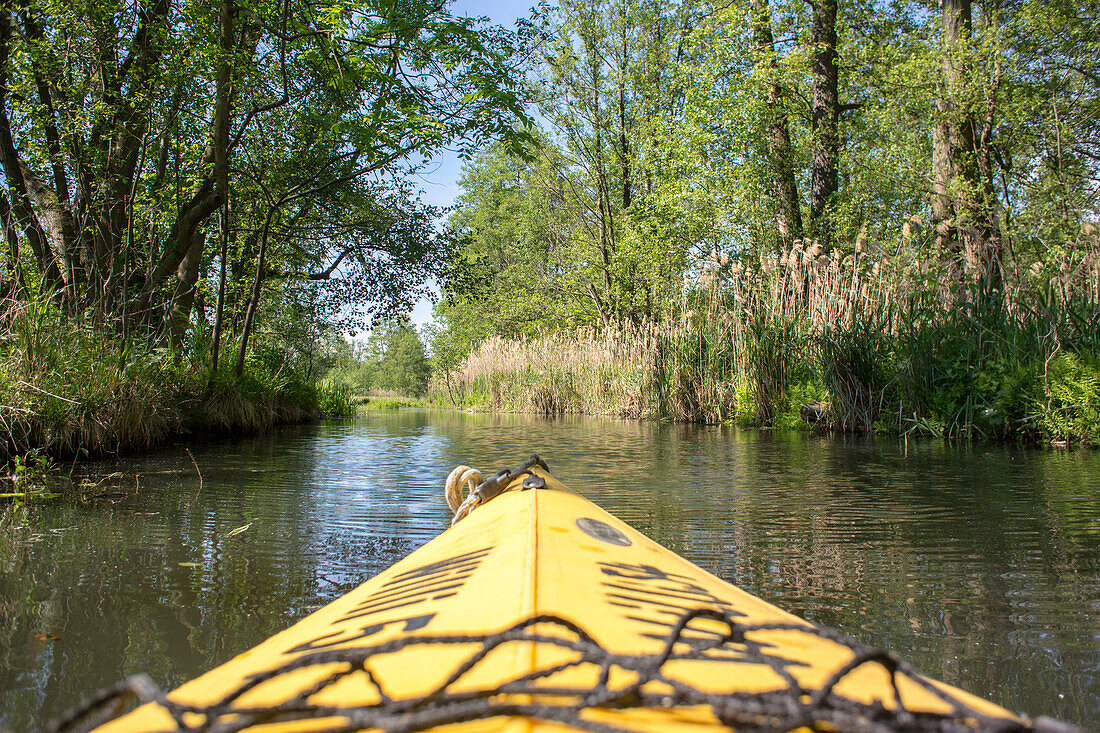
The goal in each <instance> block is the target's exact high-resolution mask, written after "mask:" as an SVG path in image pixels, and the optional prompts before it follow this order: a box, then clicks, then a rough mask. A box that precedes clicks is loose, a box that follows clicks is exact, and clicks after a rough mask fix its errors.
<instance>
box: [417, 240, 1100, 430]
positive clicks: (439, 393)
mask: <svg viewBox="0 0 1100 733" xmlns="http://www.w3.org/2000/svg"><path fill="white" fill-rule="evenodd" d="M796 254H799V255H802V254H803V253H796ZM807 254H808V253H807ZM855 260H856V258H854V257H849V258H847V259H842V258H840V257H839V256H833V257H832V258H819V259H818V260H817V261H815V262H811V263H809V266H806V261H805V257H804V256H803V257H795V256H794V255H793V254H791V255H790V256H789V257H783V258H780V260H779V262H778V267H774V266H773V267H772V268H771V269H770V271H769V269H768V268H767V267H764V268H757V269H756V270H752V269H750V268H738V267H737V266H736V264H735V265H734V266H733V267H732V268H731V269H732V273H730V272H725V273H723V272H716V273H714V274H713V276H712V278H711V280H710V282H709V284H708V287H705V288H701V289H697V290H695V291H693V292H690V293H687V294H685V297H684V302H683V304H682V307H681V308H680V312H679V313H678V314H677V316H676V317H675V318H674V319H672V320H671V321H668V322H665V323H663V324H660V325H655V324H654V325H646V326H640V327H631V326H627V327H622V328H619V329H617V330H616V329H609V330H602V331H600V332H598V333H597V332H585V333H579V334H571V335H553V336H549V335H548V336H545V337H541V338H536V339H518V340H504V339H500V338H497V337H492V338H489V339H488V340H486V341H485V342H483V343H482V344H481V345H480V347H479V348H478V349H477V350H475V351H474V352H472V353H471V354H470V355H469V356H468V357H467V358H466V360H465V361H464V362H463V364H462V365H461V367H460V368H459V369H457V370H455V371H454V372H452V373H449V374H441V375H437V376H436V378H435V379H434V381H433V385H432V392H433V396H434V398H435V399H437V400H439V401H446V402H449V403H453V404H455V405H457V406H459V407H472V408H475V409H491V410H507V411H529V412H537V413H544V414H556V413H589V414H611V415H619V416H624V417H635V418H655V419H671V420H676V421H690V422H708V423H713V422H724V421H737V422H740V423H742V424H749V425H771V426H794V425H798V424H804V423H806V422H810V423H814V424H816V425H818V426H820V427H821V428H824V429H832V430H843V431H847V432H892V433H898V434H904V435H928V436H942V437H946V438H952V439H971V438H982V437H985V438H995V439H1001V440H1014V439H1022V440H1039V439H1044V440H1050V441H1053V442H1056V443H1073V442H1079V443H1082V444H1091V445H1100V296H1098V294H1097V292H1096V291H1097V288H1100V258H1096V257H1095V253H1093V256H1091V257H1090V258H1086V259H1084V260H1080V259H1079V260H1076V261H1074V262H1062V263H1053V264H1052V265H1050V266H1049V268H1048V270H1047V271H1043V270H1040V269H1038V268H1037V269H1036V270H1035V271H1033V272H1030V273H1027V275H1026V276H1025V277H1021V278H1019V280H1018V281H1016V282H1015V283H1014V284H1013V285H1012V286H1011V287H1009V286H1007V285H1006V287H1005V289H1004V290H999V291H992V292H977V291H973V290H955V291H948V290H946V289H945V288H944V287H943V286H942V285H940V283H943V282H947V281H948V280H947V279H946V278H945V277H943V276H942V273H941V272H939V271H937V270H936V269H935V268H929V267H927V266H917V265H912V264H909V263H904V262H896V263H892V264H891V263H889V262H881V261H880V262H876V263H874V264H870V263H868V264H867V265H865V266H864V265H862V264H861V263H859V262H858V261H855ZM795 261H797V264H796V265H795V266H793V267H792V266H790V265H789V264H787V263H790V262H795Z"/></svg>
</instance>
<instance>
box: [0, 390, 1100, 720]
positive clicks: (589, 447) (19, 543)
mask: <svg viewBox="0 0 1100 733" xmlns="http://www.w3.org/2000/svg"><path fill="white" fill-rule="evenodd" d="M532 451H537V452H538V453H540V454H541V455H542V456H543V457H544V458H545V459H546V460H547V462H548V463H549V464H550V467H551V468H552V469H553V470H554V472H555V474H556V475H557V476H558V477H559V478H561V479H562V480H563V481H565V482H566V483H567V484H568V485H570V486H571V487H573V488H574V489H576V490H577V491H579V492H580V493H583V494H585V495H586V496H588V497H589V498H591V499H593V500H594V501H596V502H597V503H599V504H601V505H602V506H603V507H604V508H606V509H608V510H609V511H611V512H612V513H614V514H616V515H618V516H619V517H620V518H621V519H623V520H624V521H626V522H629V523H630V524H632V525H634V526H635V527H637V528H638V529H640V530H641V531H643V532H645V533H646V534H648V535H650V536H651V537H653V538H654V539H656V540H657V541H659V542H661V543H662V544H664V545H665V546H667V547H669V548H671V549H673V550H675V551H676V552H678V553H680V554H682V555H684V556H685V557H687V558H688V559H690V560H692V561H694V562H695V563H697V564H699V565H700V566H702V567H704V568H706V569H708V570H710V571H712V572H714V573H716V574H717V575H719V576H721V577H722V578H724V579H726V580H729V581H731V582H733V583H735V584H737V585H740V586H742V587H743V588H745V589H747V590H749V591H750V592H752V593H755V594H757V595H760V596H762V597H764V598H765V599H767V600H769V601H772V602H773V603H776V604H778V605H780V606H783V607H784V608H787V609H788V610H791V611H793V612H795V613H797V614H799V615H801V616H803V617H805V618H808V619H812V620H814V621H817V622H819V623H824V624H828V625H832V626H837V627H839V628H841V629H843V630H844V631H846V632H848V633H850V634H853V635H855V636H857V637H859V638H860V639H862V640H863V641H866V642H868V643H870V644H874V645H878V646H886V647H890V648H893V649H895V650H897V651H898V652H899V653H900V654H901V655H902V656H903V657H905V658H907V659H909V660H910V661H911V662H913V663H915V664H916V665H917V666H918V667H919V668H921V669H922V670H923V671H925V672H927V673H928V674H931V675H933V676H935V677H939V678H942V679H944V680H946V681H948V682H951V683H953V684H956V685H959V686H961V687H963V688H965V689H968V690H971V691H973V692H976V693H978V694H981V695H983V696H986V697H989V698H992V699H993V700H995V701H996V702H998V703H1000V704H1002V705H1004V706H1006V707H1008V708H1010V709H1013V710H1026V711H1028V712H1029V713H1031V714H1036V715H1038V714H1047V715H1055V716H1057V717H1060V718H1063V719H1066V720H1070V721H1074V722H1078V723H1084V724H1086V725H1088V726H1090V727H1092V728H1094V729H1096V730H1100V727H1098V725H1100V724H1098V723H1097V721H1096V718H1097V717H1098V711H1100V454H1098V453H1096V452H1093V453H1068V454H1061V453H1052V452H1038V451H1036V452H1029V451H1020V450H1010V449H1005V448H993V447H987V446H983V447H950V446H944V445H943V444H941V443H936V442H929V443H923V444H917V445H914V444H910V445H909V446H908V447H907V448H906V446H904V445H899V444H898V443H896V442H895V441H888V442H864V441H853V440H845V439H834V438H830V439H825V438H813V437H808V436H804V435H790V436H773V435H770V434H767V433H746V432H739V431H736V430H733V429H724V428H705V427H688V426H659V425H654V424H645V423H633V422H618V421H613V420H599V419H587V418H567V419H562V420H544V419H539V418H533V417H524V416H471V415H463V414H454V413H447V412H429V411H415V410H403V411H401V412H392V413H382V414H377V415H373V416H371V417H369V418H364V419H359V420H355V421H348V422H331V423H327V424H323V425H319V426H315V427H310V428H303V429H295V430H290V431H284V432H282V433H281V434H279V435H277V436H274V437H267V438H257V439H250V440H241V441H236V442H231V443H219V444H211V445H201V446H196V447H192V448H191V455H193V457H194V463H192V457H191V455H189V454H188V453H187V452H186V451H185V450H184V449H183V448H182V447H180V448H175V449H167V450H165V451H163V452H161V453H158V454H157V455H155V456H151V457H148V458H137V459H128V460H125V461H121V462H116V463H113V464H110V465H103V466H98V467H97V469H98V470H100V472H101V473H107V472H113V471H118V472H120V475H119V476H117V477H114V478H111V479H107V480H106V481H104V482H103V483H102V484H101V485H100V486H98V487H96V488H85V489H83V491H82V493H84V494H85V495H87V496H88V497H90V498H89V499H88V500H86V501H80V500H77V499H75V498H63V499H53V500H49V501H46V502H41V503H39V504H38V505H37V506H36V507H34V508H32V509H31V511H29V512H28V514H27V519H26V522H25V523H24V524H23V525H21V526H17V527H15V528H4V529H0V728H4V727H8V728H11V729H12V730H15V731H24V730H29V729H32V728H35V727H37V724H40V723H41V722H43V721H44V720H46V719H49V718H52V717H55V716H56V715H57V714H58V713H59V712H61V711H63V710H64V709H65V708H67V707H69V706H71V705H73V704H75V703H76V702H78V701H79V700H80V699H81V698H83V697H84V696H86V695H88V694H90V693H91V692H93V691H94V690H96V689H98V688H100V687H103V686H106V685H109V684H111V683H113V682H115V681H117V680H119V679H121V678H122V677H124V676H126V675H128V674H133V673H136V672H139V671H144V672H147V673H149V674H151V675H152V677H153V678H154V679H155V680H156V681H157V682H158V683H159V684H161V685H162V686H165V687H169V688H170V687H173V686H175V685H177V684H179V683H180V682H182V681H184V680H186V679H189V678H191V677H193V676H195V675H197V674H199V673H200V672H202V671H204V670H206V669H208V668H209V667H212V666H214V665H216V664H219V663H221V662H224V661H226V660H227V659H229V658H230V657H232V656H233V655H235V654H237V653H239V652H241V651H243V650H244V649H247V648H248V647H250V646H253V645H254V644H256V643H257V642H259V641H261V640H262V639H264V638H266V637H267V636H269V635H271V634H272V633H274V632H276V631H279V630H281V629H283V628H285V627H286V626H288V625H289V624H291V623H292V622H293V621H295V620H297V619H299V618H301V617H302V616H304V615H305V614H307V613H308V612H310V611H311V610H313V609H315V608H316V607H318V606H320V605H322V604H324V603H326V602H328V601H330V600H332V599H333V598H335V597H337V596H339V595H340V594H341V593H343V592H345V591H347V590H349V589H350V588H352V587H354V586H355V585H356V584H358V583H359V582H361V581H363V580H365V579H367V578H369V577H371V576H372V575H374V574H375V573H377V572H378V571H380V570H381V569H383V568H385V567H386V566H388V565H390V564H391V563H392V562H394V561H395V560H397V559H399V558H400V557H402V556H404V555H406V554H407V553H408V552H410V551H411V550H413V549H415V548H416V547H418V546H420V545H422V544H424V543H425V542H427V541H428V540H429V539H431V538H432V537H434V536H435V535H436V534H437V533H438V532H440V531H441V530H442V529H443V528H444V527H446V526H447V523H448V521H449V517H450V513H449V511H448V510H447V507H446V504H445V502H444V501H443V497H442V494H441V487H442V485H443V479H444V478H445V476H446V475H447V473H448V472H449V471H450V469H451V468H452V467H453V466H454V465H455V464H457V463H468V464H471V465H475V466H478V467H480V468H482V469H484V470H495V469H496V468H500V467H505V466H510V465H515V464H518V463H519V462H521V461H522V460H523V459H524V458H526V456H527V455H528V454H529V453H531V452H532ZM196 465H197V467H198V469H199V470H200V471H201V480H200V478H199V476H198V475H197V474H196ZM74 491H75V489H74ZM249 524H250V526H248V529H246V530H244V531H241V532H239V533H237V534H235V535H234V536H229V535H230V533H231V532H232V531H233V530H234V529H236V528H239V527H243V526H246V525H249ZM42 635H46V636H49V637H52V636H56V637H59V638H58V639H56V640H41V639H42ZM36 636H38V637H39V639H37V640H36V639H35V637H36Z"/></svg>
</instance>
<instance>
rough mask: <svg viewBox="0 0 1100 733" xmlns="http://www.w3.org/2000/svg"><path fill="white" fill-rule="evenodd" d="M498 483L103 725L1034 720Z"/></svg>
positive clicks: (542, 478)
mask: <svg viewBox="0 0 1100 733" xmlns="http://www.w3.org/2000/svg"><path fill="white" fill-rule="evenodd" d="M525 478H527V479H528V482H527V483H528V485H529V486H537V487H538V488H529V489H526V490H525V489H524V488H523V481H524V479H525ZM503 484H504V486H503V489H504V490H503V492H502V493H501V494H500V495H499V496H496V497H495V498H493V499H492V501H488V502H487V503H485V504H484V505H483V506H480V507H479V508H478V509H477V510H476V511H474V512H472V513H470V514H469V516H468V517H466V518H465V519H464V520H463V521H461V522H460V523H458V524H457V525H456V526H455V527H453V528H451V529H450V530H448V531H446V532H444V533H443V534H441V535H440V536H439V537H437V538H436V539H434V540H433V541H431V542H430V543H428V544H427V545H425V546H424V547H422V548H421V549H419V550H417V551H416V552H414V553H413V554H411V555H410V556H408V557H406V558H405V559H404V560H402V561H400V562H398V563H396V564H395V565H393V566H392V567H390V568H389V569H388V570H386V571H384V572H383V573H381V574H379V575H378V576H376V577H375V578H373V579H371V580H370V581H368V582H366V583H364V584H363V585H361V586H360V587H359V588H357V589H356V590H354V591H352V592H350V593H348V594H347V595H345V596H343V597H342V598H340V599H338V600H336V601H334V602H333V603H331V604H330V605H328V606H326V607H324V608H322V609H320V610H318V611H317V612H315V613H313V614H312V615H310V616H308V617H307V618H305V619H303V620H302V621H300V622H299V623H297V624H295V625H294V626H292V627H291V628H289V629H287V630H286V631H284V632H281V633H279V634H277V635H275V636H273V637H271V638H270V639H268V640H267V641H265V642H263V643H261V644H260V645H258V646H256V647H255V648H253V649H251V650H249V651H247V652H245V653H243V654H241V655H239V656H237V657H235V658H234V659H232V660H230V661H229V662H227V663H225V664H223V665H221V666H220V667H217V668H215V669H213V670H211V671H210V672H208V673H206V674H204V675H202V676H201V677H199V678H197V679H195V680H193V681H191V682H189V683H187V684H185V685H183V686H182V687H180V688H179V689H177V690H175V691H174V692H172V693H170V694H169V695H168V696H163V695H155V696H154V699H155V702H150V703H148V704H145V705H143V706H142V707H140V708H138V709H137V710H135V711H133V712H131V713H129V714H128V715H125V716H123V717H121V718H119V719H117V720H114V721H111V722H108V723H106V724H105V725H104V726H103V727H102V728H100V729H99V730H102V731H108V732H111V733H117V732H120V731H170V730H177V729H181V728H185V727H190V728H192V729H200V730H203V729H206V730H243V729H259V728H261V727H262V730H264V731H330V730H331V731H337V730H339V731H353V730H370V729H384V730H395V731H396V730H424V729H428V728H433V727H439V726H446V729H447V730H455V731H459V730H479V731H491V730H492V731H537V732H538V733H544V732H546V733H549V732H550V731H561V730H575V729H583V730H642V731H669V730H684V731H706V730H728V729H730V728H734V729H737V730H757V729H760V730H793V729H798V728H809V729H815V728H816V729H820V730H852V731H857V730H866V731H880V730H898V729H906V730H939V731H951V730H964V729H965V730H975V729H987V730H988V729H996V730H1001V731H1008V730H1023V729H1027V728H1028V727H1029V723H1028V722H1027V721H1025V720H1022V719H1020V718H1018V717H1016V716H1014V715H1012V714H1011V713H1009V712H1008V711H1006V710H1004V709H1002V708H1000V707H998V706H996V705H994V704H992V703H990V702H987V701H985V700H982V699H981V698H978V697H975V696H973V695H970V694H968V693H966V692H963V691H961V690H958V689H955V688H952V687H950V686H947V685H945V684H942V683H938V682H933V681H930V680H928V679H926V678H924V677H922V676H920V675H918V674H917V673H916V672H915V671H913V670H911V669H910V668H908V667H907V666H906V665H905V664H903V663H900V662H897V661H895V660H894V658H893V657H891V656H889V655H887V654H885V653H883V652H879V651H876V650H871V649H868V648H866V647H863V646H861V645H859V644H858V643H857V642H854V641H853V640H851V639H848V638H847V637H845V636H843V635H842V634H840V633H839V632H836V631H832V630H828V629H822V628H820V627H816V626H814V625H812V624H810V623H808V622H806V621H803V620H801V619H798V618H797V617H795V616H793V615H791V614H788V613H786V612H784V611H782V610H780V609H779V608H777V607H775V606H773V605H771V604H769V603H767V602H765V601H763V600H761V599H759V598H756V597H755V596H752V595H750V594H748V593H746V592H745V591H742V590H741V589H739V588H736V587H735V586H732V585H730V584H728V583H726V582H724V581H722V580H720V579H719V578H717V577H715V576H713V575H711V574H710V573H707V572H705V571H703V570H701V569H700V568H698V567H696V566H695V565H692V564H691V563H690V562H688V561H687V560H684V559H683V558H681V557H679V556H678V555H676V554H674V553H672V552H670V551H669V550H667V549H665V548H664V547H662V546H660V545H659V544H657V543H656V542H654V541H653V540H650V539H649V538H647V537H645V536H644V535H642V534H640V533H639V532H637V531H635V530H634V529H632V528H631V527H629V526H628V525H626V524H624V523H623V522H621V521H619V520H618V519H616V518H615V517H614V516H612V515H611V514H609V513H607V512H605V511H603V510H602V509H600V508H599V507H597V506H596V505H594V504H592V503H591V502H589V501H587V500H586V499H584V498H582V497H580V496H578V495H576V494H573V493H571V492H569V491H568V490H567V489H565V487H564V486H562V485H561V484H560V483H559V482H558V481H556V480H555V479H554V478H553V477H552V476H551V475H550V474H549V473H548V472H547V471H545V470H543V468H541V467H533V468H530V469H529V470H526V471H524V472H523V473H521V474H518V475H512V476H510V477H507V479H506V480H505V481H504V482H503Z"/></svg>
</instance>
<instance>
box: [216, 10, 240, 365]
mask: <svg viewBox="0 0 1100 733" xmlns="http://www.w3.org/2000/svg"><path fill="white" fill-rule="evenodd" d="M233 12H234V11H233V2H232V0H223V2H222V7H221V22H220V28H219V31H218V33H219V39H220V41H221V48H222V54H223V57H222V59H221V63H220V65H219V66H218V78H217V80H216V91H215V93H216V95H217V102H216V106H215V110H214V182H215V185H216V186H217V190H218V193H220V194H221V197H222V208H221V226H220V227H219V229H218V239H219V244H220V247H219V250H220V253H221V262H220V265H219V269H218V304H217V306H216V311H215V314H214V344H213V350H212V352H211V358H210V374H211V379H213V376H214V375H215V374H217V371H218V358H219V356H220V354H221V340H222V314H223V313H224V309H225V272H226V261H225V260H226V257H227V256H228V254H229V116H230V94H231V93H232V81H233V67H232V63H231V62H232V57H231V55H230V53H231V51H232V49H233Z"/></svg>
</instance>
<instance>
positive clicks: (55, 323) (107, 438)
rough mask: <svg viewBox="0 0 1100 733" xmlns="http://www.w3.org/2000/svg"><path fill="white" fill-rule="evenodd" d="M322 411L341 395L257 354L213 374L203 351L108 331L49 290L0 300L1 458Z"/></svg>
mask: <svg viewBox="0 0 1100 733" xmlns="http://www.w3.org/2000/svg"><path fill="white" fill-rule="evenodd" d="M322 412H328V413H332V412H342V413H343V414H350V413H351V412H352V408H351V405H350V400H349V399H348V395H346V394H343V395H340V394H336V393H335V391H334V390H333V389H331V388H328V387H326V386H325V385H319V386H315V385H312V384H308V383H305V382H303V381H302V380H300V379H298V378H297V377H295V376H294V375H292V374H280V373H278V372H272V371H269V370H265V369H263V368H261V367H260V366H258V365H255V364H252V365H250V368H249V369H248V370H246V373H245V377H244V378H243V379H241V380H238V379H236V378H235V377H234V376H233V375H232V374H231V373H230V372H229V371H228V370H226V371H223V372H220V373H219V374H217V375H215V376H214V378H213V379H212V380H211V379H210V373H209V369H208V367H207V366H206V365H205V363H204V361H203V360H202V358H201V356H198V355H194V356H192V358H184V357H182V356H180V355H179V354H176V353H173V352H171V351H169V350H167V349H158V348H151V347H149V346H147V345H144V344H140V343H135V342H123V341H120V340H115V339H112V338H110V337H105V336H104V333H103V330H102V329H101V328H92V327H89V326H84V325H81V324H79V323H76V322H74V321H72V320H71V319H69V318H67V317H66V316H64V315H62V314H61V313H60V312H59V311H58V309H57V308H55V307H54V306H53V305H52V304H51V303H49V302H48V301H46V300H29V301H24V300H9V301H3V302H0V459H3V458H6V457H11V456H15V455H20V454H23V453H26V452H29V451H44V452H47V453H50V454H55V455H73V454H77V453H80V454H91V453H114V452H119V451H129V450H140V449H144V448H148V447H150V446H153V445H155V444H157V443H161V442H163V441H165V440H167V439H168V438H170V437H175V436H180V435H187V434H197V435H202V434H207V433H221V432H259V431H263V430H267V429H270V428H271V427H273V426H274V425H277V424H283V423H293V422H302V421H304V420H309V419H313V418H315V417H317V416H318V415H319V414H321V413H322Z"/></svg>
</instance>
